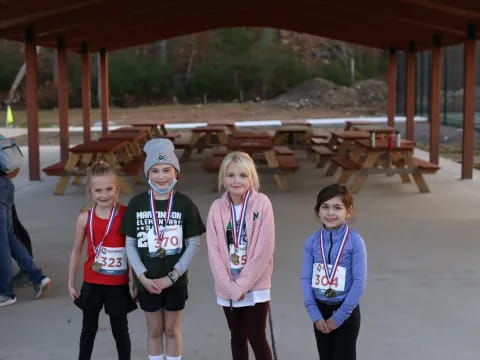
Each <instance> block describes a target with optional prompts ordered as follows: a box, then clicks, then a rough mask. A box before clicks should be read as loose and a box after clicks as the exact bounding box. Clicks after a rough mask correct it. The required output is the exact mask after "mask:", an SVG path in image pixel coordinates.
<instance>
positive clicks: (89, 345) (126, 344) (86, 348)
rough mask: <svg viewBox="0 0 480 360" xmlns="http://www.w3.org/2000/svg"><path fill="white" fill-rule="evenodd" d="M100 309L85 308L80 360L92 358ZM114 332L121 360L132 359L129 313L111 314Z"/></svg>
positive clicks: (111, 324)
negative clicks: (88, 309)
mask: <svg viewBox="0 0 480 360" xmlns="http://www.w3.org/2000/svg"><path fill="white" fill-rule="evenodd" d="M99 314H100V310H99V311H91V310H90V311H85V310H83V323H82V334H81V335H80V354H79V355H78V359H79V360H90V358H91V356H92V351H93V343H94V342H95V335H96V334H97V330H98V316H99ZM109 316H110V326H111V328H112V334H113V337H114V339H115V344H116V346H117V353H118V359H119V360H130V353H131V343H130V336H129V334H128V320H127V314H122V315H117V316H113V315H109Z"/></svg>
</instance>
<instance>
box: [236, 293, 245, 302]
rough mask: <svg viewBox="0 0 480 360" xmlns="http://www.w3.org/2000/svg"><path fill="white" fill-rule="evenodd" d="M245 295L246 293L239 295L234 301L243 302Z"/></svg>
mask: <svg viewBox="0 0 480 360" xmlns="http://www.w3.org/2000/svg"><path fill="white" fill-rule="evenodd" d="M246 295H247V292H243V293H242V295H240V297H239V298H238V299H237V300H236V301H240V300H243V299H244V298H245V296H246Z"/></svg>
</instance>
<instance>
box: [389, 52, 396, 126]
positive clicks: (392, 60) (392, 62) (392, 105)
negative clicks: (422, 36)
mask: <svg viewBox="0 0 480 360" xmlns="http://www.w3.org/2000/svg"><path fill="white" fill-rule="evenodd" d="M387 81H388V83H387V86H388V94H387V119H388V120H387V123H388V126H392V127H394V126H395V113H396V105H397V56H396V54H395V49H394V48H391V49H390V51H389V55H388V80H387Z"/></svg>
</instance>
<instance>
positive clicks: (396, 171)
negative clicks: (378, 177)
mask: <svg viewBox="0 0 480 360" xmlns="http://www.w3.org/2000/svg"><path fill="white" fill-rule="evenodd" d="M354 142H355V145H356V146H355V149H354V150H353V151H352V153H351V154H350V156H349V157H348V156H345V157H332V158H331V160H332V162H334V163H337V165H338V166H340V167H342V169H343V171H342V175H341V176H340V178H339V183H343V184H345V183H347V182H348V181H349V179H350V178H351V177H352V176H353V177H354V179H353V182H352V185H351V190H352V192H358V191H360V189H361V187H362V186H363V184H364V183H365V181H366V179H367V177H368V176H370V175H374V174H383V175H386V176H393V175H399V176H400V178H401V180H402V183H411V180H410V176H411V177H412V178H413V180H414V181H415V184H416V185H417V187H418V190H419V191H420V192H430V190H429V188H428V185H427V183H426V181H425V178H424V177H423V174H424V173H428V172H434V171H431V170H432V169H434V168H435V169H436V170H438V166H435V165H433V164H429V163H428V162H425V161H422V164H423V166H422V164H419V163H418V159H416V158H415V157H414V156H413V150H414V148H415V144H414V143H413V142H411V141H402V142H401V144H400V146H395V144H392V143H391V142H388V141H387V140H377V141H376V142H375V146H374V147H372V146H371V145H370V141H369V140H365V139H355V140H354ZM432 165H433V166H432ZM436 170H435V171H436Z"/></svg>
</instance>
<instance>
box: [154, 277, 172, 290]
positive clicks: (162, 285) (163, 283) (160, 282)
mask: <svg viewBox="0 0 480 360" xmlns="http://www.w3.org/2000/svg"><path fill="white" fill-rule="evenodd" d="M153 281H154V282H155V284H156V285H157V287H158V288H159V289H162V290H163V289H166V288H168V287H170V286H172V285H173V284H172V280H170V278H169V277H168V276H164V277H161V278H158V279H155V280H153Z"/></svg>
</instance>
